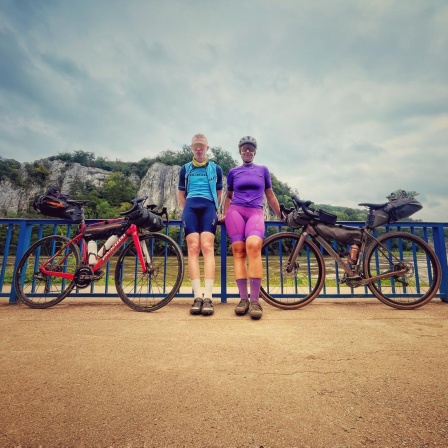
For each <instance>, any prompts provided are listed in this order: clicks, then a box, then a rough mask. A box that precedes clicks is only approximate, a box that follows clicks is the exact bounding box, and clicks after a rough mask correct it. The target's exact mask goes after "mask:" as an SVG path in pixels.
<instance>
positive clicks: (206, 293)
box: [204, 278, 213, 299]
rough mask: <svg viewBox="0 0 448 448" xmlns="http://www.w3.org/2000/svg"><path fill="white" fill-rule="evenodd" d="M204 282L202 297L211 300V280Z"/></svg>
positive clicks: (207, 279)
mask: <svg viewBox="0 0 448 448" xmlns="http://www.w3.org/2000/svg"><path fill="white" fill-rule="evenodd" d="M204 282H205V289H204V297H207V298H208V299H211V298H212V297H213V279H212V278H206V279H205V280H204Z"/></svg>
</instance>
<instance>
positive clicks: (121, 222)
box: [84, 218, 131, 240]
mask: <svg viewBox="0 0 448 448" xmlns="http://www.w3.org/2000/svg"><path fill="white" fill-rule="evenodd" d="M130 225H131V223H130V222H129V219H128V218H118V219H109V220H108V221H101V222H97V223H95V224H89V225H88V226H87V227H86V228H85V229H84V238H85V239H86V240H105V239H106V238H109V237H110V236H112V235H117V236H121V235H123V233H124V232H126V230H127V229H128V228H129V226H130Z"/></svg>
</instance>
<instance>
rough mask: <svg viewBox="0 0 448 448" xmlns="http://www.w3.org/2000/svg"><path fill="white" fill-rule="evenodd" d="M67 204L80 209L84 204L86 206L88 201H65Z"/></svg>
mask: <svg viewBox="0 0 448 448" xmlns="http://www.w3.org/2000/svg"><path fill="white" fill-rule="evenodd" d="M65 202H67V204H72V205H77V206H78V207H82V206H83V205H85V204H88V203H89V202H92V201H89V200H88V199H66V201H65Z"/></svg>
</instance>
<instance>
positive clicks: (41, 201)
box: [33, 187, 82, 224]
mask: <svg viewBox="0 0 448 448" xmlns="http://www.w3.org/2000/svg"><path fill="white" fill-rule="evenodd" d="M68 200H69V196H68V195H66V194H62V193H61V192H59V190H58V189H57V188H55V187H51V188H50V189H49V190H48V191H47V192H46V193H45V194H40V195H37V196H36V197H35V198H34V201H33V208H34V209H35V210H37V211H38V212H40V213H42V214H43V215H45V216H51V217H54V218H60V219H69V220H70V221H73V222H74V223H77V224H78V223H80V222H81V220H82V210H81V209H80V208H79V207H78V206H77V205H73V204H69V203H68V202H67V201H68Z"/></svg>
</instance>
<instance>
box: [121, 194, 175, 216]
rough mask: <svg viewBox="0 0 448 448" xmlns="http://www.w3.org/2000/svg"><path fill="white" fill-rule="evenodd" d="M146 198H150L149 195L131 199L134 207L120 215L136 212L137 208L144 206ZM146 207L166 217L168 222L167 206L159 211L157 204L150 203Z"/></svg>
mask: <svg viewBox="0 0 448 448" xmlns="http://www.w3.org/2000/svg"><path fill="white" fill-rule="evenodd" d="M146 199H148V196H142V197H141V198H137V199H131V200H130V201H128V202H129V203H130V204H132V207H131V208H130V209H129V210H126V211H124V212H121V213H120V215H122V216H126V215H129V214H131V213H132V212H134V211H135V210H137V209H138V208H142V204H143V202H145V201H146ZM146 208H147V209H148V210H149V211H150V212H151V213H154V214H155V215H158V216H161V217H162V218H163V217H165V220H166V222H168V221H169V217H168V210H167V208H166V207H163V208H162V210H160V211H158V210H156V208H157V205H156V204H149V205H147V206H146Z"/></svg>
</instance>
